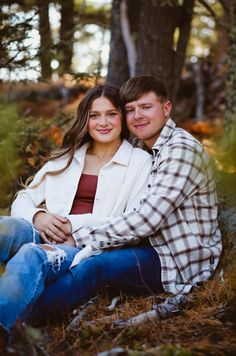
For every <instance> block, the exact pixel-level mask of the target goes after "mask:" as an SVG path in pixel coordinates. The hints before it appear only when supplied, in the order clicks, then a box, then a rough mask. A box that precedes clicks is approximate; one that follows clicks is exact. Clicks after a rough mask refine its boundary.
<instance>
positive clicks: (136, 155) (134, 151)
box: [123, 140, 152, 164]
mask: <svg viewBox="0 0 236 356" xmlns="http://www.w3.org/2000/svg"><path fill="white" fill-rule="evenodd" d="M123 145H125V147H126V148H128V149H129V150H130V159H131V161H134V162H137V164H140V162H145V161H150V162H151V161H152V156H151V155H150V154H149V153H148V152H146V151H144V150H143V149H141V148H138V147H134V146H133V145H132V144H131V143H130V142H128V141H127V140H124V141H123Z"/></svg>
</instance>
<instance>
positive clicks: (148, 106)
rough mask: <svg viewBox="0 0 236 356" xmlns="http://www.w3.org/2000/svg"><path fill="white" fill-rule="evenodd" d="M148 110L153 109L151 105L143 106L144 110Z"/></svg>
mask: <svg viewBox="0 0 236 356" xmlns="http://www.w3.org/2000/svg"><path fill="white" fill-rule="evenodd" d="M148 109H151V105H144V106H143V110H148Z"/></svg>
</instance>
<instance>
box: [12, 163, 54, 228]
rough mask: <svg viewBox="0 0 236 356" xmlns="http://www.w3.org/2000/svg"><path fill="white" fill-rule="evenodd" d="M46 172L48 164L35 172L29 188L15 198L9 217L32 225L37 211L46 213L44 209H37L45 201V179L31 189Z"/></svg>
mask: <svg viewBox="0 0 236 356" xmlns="http://www.w3.org/2000/svg"><path fill="white" fill-rule="evenodd" d="M46 171H49V169H48V163H46V164H45V165H44V166H43V167H42V168H41V169H40V170H39V171H38V172H37V174H36V175H35V177H34V179H33V181H32V182H31V183H30V185H29V187H27V188H26V189H23V190H20V191H19V192H18V193H17V197H16V199H15V200H14V202H13V203H12V206H11V216H13V217H17V218H24V219H26V220H28V221H29V222H30V223H33V217H34V215H35V214H36V213H37V212H38V211H47V210H46V209H43V208H38V206H39V205H40V204H42V203H43V202H44V200H45V184H46V179H47V178H46V177H45V178H44V179H43V181H42V182H41V183H40V184H39V185H38V186H36V187H34V188H31V187H32V186H34V185H35V184H37V183H39V182H40V180H41V178H42V177H43V175H44V174H45V172H46Z"/></svg>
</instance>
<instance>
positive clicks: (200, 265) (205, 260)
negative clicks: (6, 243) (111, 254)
mask: <svg viewBox="0 0 236 356" xmlns="http://www.w3.org/2000/svg"><path fill="white" fill-rule="evenodd" d="M147 190H148V192H146V193H145V194H144V196H143V199H142V200H141V201H140V206H139V207H137V208H136V209H134V210H132V211H128V212H125V213H123V214H122V215H120V216H119V217H114V218H111V219H109V223H107V224H103V225H102V226H100V227H95V228H89V229H87V230H86V229H85V230H84V231H85V232H84V234H83V231H81V233H80V232H79V237H78V238H77V241H76V242H77V246H78V247H81V246H82V244H83V246H84V245H86V243H87V242H88V241H87V239H88V238H89V244H91V245H92V248H93V249H94V250H102V249H107V248H114V247H118V246H123V245H127V244H132V243H138V242H139V241H140V240H141V239H143V238H145V237H149V240H150V243H151V245H152V246H153V248H155V250H156V251H157V252H158V254H159V257H160V260H161V267H162V284H163V287H164V289H165V291H167V292H171V293H174V294H178V293H188V292H189V291H190V289H191V287H192V286H194V285H196V284H198V283H199V282H202V281H204V280H206V279H208V278H210V277H211V275H212V273H213V271H214V270H215V268H216V266H217V264H218V262H219V258H220V254H221V250H222V245H221V234H220V231H219V227H218V222H217V198H216V190H215V184H214V181H213V178H212V172H211V169H210V162H209V157H208V155H207V154H206V152H205V151H204V149H203V147H202V145H201V144H200V142H198V141H197V140H196V139H195V138H194V137H193V136H192V135H190V134H189V133H188V132H186V131H185V130H183V129H181V128H176V126H175V123H174V122H173V121H172V119H171V118H169V120H168V121H167V123H166V125H165V126H164V128H163V129H162V131H161V134H160V136H159V138H158V139H157V141H156V143H155V145H154V146H153V167H152V172H151V175H150V180H149V182H148V185H147ZM88 231H89V233H90V235H89V237H88Z"/></svg>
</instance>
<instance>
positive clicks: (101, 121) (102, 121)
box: [99, 115, 107, 126]
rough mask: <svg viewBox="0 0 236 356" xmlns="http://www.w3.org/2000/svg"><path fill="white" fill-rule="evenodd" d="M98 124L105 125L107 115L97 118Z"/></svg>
mask: <svg viewBox="0 0 236 356" xmlns="http://www.w3.org/2000/svg"><path fill="white" fill-rule="evenodd" d="M99 125H101V126H106V125H107V117H106V115H101V116H100V120H99Z"/></svg>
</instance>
